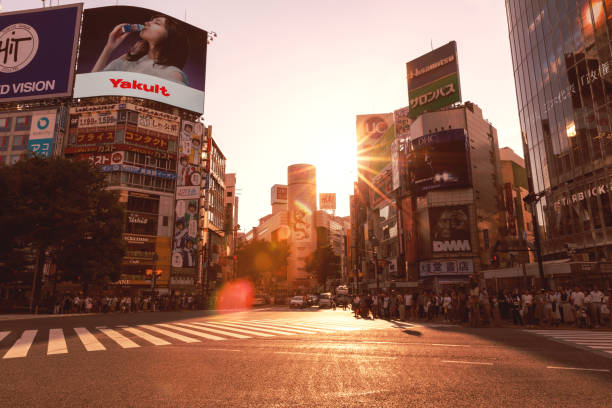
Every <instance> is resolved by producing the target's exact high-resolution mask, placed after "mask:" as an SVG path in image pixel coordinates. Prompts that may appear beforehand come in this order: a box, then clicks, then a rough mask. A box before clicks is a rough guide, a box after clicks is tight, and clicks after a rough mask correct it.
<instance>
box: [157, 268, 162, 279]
mask: <svg viewBox="0 0 612 408" xmlns="http://www.w3.org/2000/svg"><path fill="white" fill-rule="evenodd" d="M162 273H163V270H162V269H157V270H155V276H157V277H158V278H159V277H160V276H161V275H162Z"/></svg>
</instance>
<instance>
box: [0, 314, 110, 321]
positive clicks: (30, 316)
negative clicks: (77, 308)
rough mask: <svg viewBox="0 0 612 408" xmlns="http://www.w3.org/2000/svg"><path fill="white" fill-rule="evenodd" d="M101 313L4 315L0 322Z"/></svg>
mask: <svg viewBox="0 0 612 408" xmlns="http://www.w3.org/2000/svg"><path fill="white" fill-rule="evenodd" d="M99 314H101V313H71V314H47V313H44V314H4V315H0V322H3V321H7V320H27V319H44V318H47V317H69V316H89V315H92V316H93V315H99Z"/></svg>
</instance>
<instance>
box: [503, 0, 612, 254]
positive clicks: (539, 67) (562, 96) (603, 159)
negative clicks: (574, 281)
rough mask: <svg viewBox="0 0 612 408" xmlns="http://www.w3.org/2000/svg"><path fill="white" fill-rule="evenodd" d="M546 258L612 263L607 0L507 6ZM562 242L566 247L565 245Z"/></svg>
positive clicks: (611, 33)
mask: <svg viewBox="0 0 612 408" xmlns="http://www.w3.org/2000/svg"><path fill="white" fill-rule="evenodd" d="M506 11H507V19H508V27H509V39H510V47H511V52H512V64H513V69H514V79H515V84H516V95H517V101H518V108H519V118H520V125H521V132H522V138H523V145H524V153H525V159H526V165H527V168H528V173H529V176H530V180H529V181H530V184H531V185H532V188H533V191H534V192H535V193H542V198H541V199H540V200H539V201H538V202H537V204H536V210H537V216H538V223H539V226H540V230H541V232H542V234H541V237H542V250H543V255H544V259H549V260H550V259H561V258H566V257H567V256H568V248H571V250H572V251H576V254H577V255H576V256H578V257H579V260H582V261H602V260H605V259H607V260H609V259H612V199H611V194H612V128H611V126H612V123H611V119H612V56H611V52H610V46H611V40H612V0H506ZM568 244H569V245H568Z"/></svg>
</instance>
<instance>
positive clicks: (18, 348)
mask: <svg viewBox="0 0 612 408" xmlns="http://www.w3.org/2000/svg"><path fill="white" fill-rule="evenodd" d="M36 333H38V330H25V331H24V332H23V334H22V335H21V337H20V338H19V340H17V341H16V342H15V344H13V347H11V348H10V349H9V350H8V351H7V352H6V354H5V355H4V357H2V358H19V357H25V356H27V355H28V351H30V347H32V343H33V342H34V337H36Z"/></svg>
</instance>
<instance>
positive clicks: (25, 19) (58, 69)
mask: <svg viewBox="0 0 612 408" xmlns="http://www.w3.org/2000/svg"><path fill="white" fill-rule="evenodd" d="M82 8H83V5H82V4H81V3H79V4H71V5H67V6H58V7H46V8H42V9H34V10H24V11H15V12H10V13H1V14H0V102H9V101H19V100H28V99H39V98H57V97H64V96H71V95H72V85H73V80H74V65H75V61H76V52H77V43H78V38H79V31H80V25H81V12H82Z"/></svg>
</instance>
